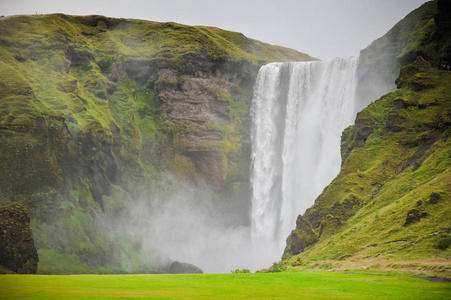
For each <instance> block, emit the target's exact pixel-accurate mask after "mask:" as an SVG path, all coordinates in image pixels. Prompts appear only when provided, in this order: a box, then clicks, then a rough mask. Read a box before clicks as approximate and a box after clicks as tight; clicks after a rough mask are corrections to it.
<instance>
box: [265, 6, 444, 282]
mask: <svg viewBox="0 0 451 300" xmlns="http://www.w3.org/2000/svg"><path fill="white" fill-rule="evenodd" d="M450 16H451V5H450V4H449V1H442V0H439V1H431V2H427V3H425V4H424V5H422V6H421V7H420V8H418V9H416V10H414V11H413V12H412V13H410V14H409V15H407V16H406V17H405V18H404V19H403V20H401V21H400V22H399V23H398V24H396V25H395V26H394V27H393V28H392V29H391V30H390V31H389V32H388V33H387V34H386V35H384V36H383V37H381V38H380V39H378V40H376V41H374V42H373V43H372V44H371V45H370V46H369V47H367V48H366V49H364V50H362V51H361V56H360V64H359V68H358V75H359V87H358V93H357V96H358V97H359V99H360V100H362V103H368V102H370V101H368V99H372V100H374V98H371V97H375V96H376V95H380V94H381V93H382V92H383V91H390V90H393V89H396V87H397V88H398V90H397V91H394V92H390V93H388V94H386V95H384V96H383V97H381V98H380V99H379V100H376V101H375V102H373V103H372V104H370V105H369V106H368V107H367V108H365V109H363V110H362V111H360V112H359V113H358V114H357V118H356V120H355V125H354V126H351V127H349V128H347V129H346V130H345V131H344V132H343V134H342V144H341V151H342V169H341V171H340V173H339V175H338V176H337V177H336V178H335V179H334V180H333V181H332V183H331V184H330V185H329V186H327V187H326V188H325V189H324V191H323V192H322V194H321V195H320V196H319V197H318V198H317V199H316V201H315V204H314V205H313V206H312V207H311V208H310V209H308V210H307V211H306V212H305V214H304V215H300V216H299V217H298V219H297V222H296V229H295V230H293V231H292V233H291V234H290V236H289V237H288V239H287V247H286V249H285V252H284V255H283V258H284V259H285V262H284V263H283V264H285V263H286V264H293V265H304V266H309V267H312V266H319V267H325V268H344V269H345V268H354V267H364V268H368V267H370V266H372V267H374V268H375V269H378V268H385V269H389V268H401V267H403V266H404V267H410V269H412V268H413V269H415V268H419V269H421V270H422V271H425V269H429V270H433V271H434V272H437V273H441V272H443V271H445V272H446V274H447V275H446V276H449V274H450V272H451V269H450V265H451V262H450V259H451V250H450V248H449V245H450V243H451V236H450V229H451V219H450V218H449V214H450V207H451V206H450V204H451V203H450V201H451V193H450V192H451V184H450V183H451V177H450V167H451V156H450V153H451V152H450V149H451V147H450V146H451V144H450V143H451V140H450V133H451V131H450V130H451V128H450V125H451V122H450V121H451V102H450V101H451V97H450V95H451V85H450V82H451V72H449V71H447V70H444V68H443V64H445V65H449V64H450V63H451V57H450V53H451V31H450V30H449V28H450V24H451V23H450V21H449V20H450ZM423 58H424V59H423ZM411 63H413V64H411ZM403 66H404V67H403ZM402 67H403V68H402ZM401 68H402V69H401ZM378 97H379V96H378ZM402 261H407V262H405V263H403V262H402ZM283 264H282V265H283ZM282 265H276V266H274V268H281V267H282Z"/></svg>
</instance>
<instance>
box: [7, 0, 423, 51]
mask: <svg viewBox="0 0 451 300" xmlns="http://www.w3.org/2000/svg"><path fill="white" fill-rule="evenodd" d="M424 2H426V1H425V0H127V1H124V0H98V1H96V0H78V1H77V0H53V1H52V0H0V14H1V15H5V16H7V15H17V14H35V13H38V14H48V13H65V14H72V15H91V14H98V15H104V16H108V17H118V18H134V19H144V20H151V21H160V22H167V21H172V22H177V23H181V24H187V25H207V26H215V27H219V28H222V29H226V30H231V31H238V32H242V33H243V34H244V35H246V36H247V37H250V38H253V39H257V40H260V41H263V42H266V43H270V44H274V45H280V46H284V47H288V48H293V49H296V50H298V51H301V52H304V53H307V54H309V55H311V56H314V57H317V58H320V59H330V58H333V57H336V56H357V55H358V54H359V51H360V50H362V49H363V48H365V47H366V46H368V45H369V44H370V43H371V42H372V41H373V40H375V39H377V38H379V37H381V36H382V35H384V34H385V33H386V32H387V31H388V30H389V29H390V28H392V27H393V26H394V25H395V24H396V23H397V22H398V21H400V20H401V19H402V18H404V17H405V16H406V15H407V14H408V13H409V12H411V11H412V10H414V9H416V8H417V7H419V6H420V5H421V4H423V3H424Z"/></svg>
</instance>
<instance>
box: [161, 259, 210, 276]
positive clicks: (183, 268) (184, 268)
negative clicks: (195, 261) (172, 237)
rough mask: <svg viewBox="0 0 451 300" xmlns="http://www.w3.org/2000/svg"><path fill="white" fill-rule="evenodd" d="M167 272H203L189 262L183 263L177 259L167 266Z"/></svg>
mask: <svg viewBox="0 0 451 300" xmlns="http://www.w3.org/2000/svg"><path fill="white" fill-rule="evenodd" d="M169 273H171V274H187V273H188V274H203V273H204V271H202V270H201V269H200V268H199V267H196V266H195V265H192V264H189V263H183V262H179V261H174V262H173V263H172V264H171V266H170V267H169Z"/></svg>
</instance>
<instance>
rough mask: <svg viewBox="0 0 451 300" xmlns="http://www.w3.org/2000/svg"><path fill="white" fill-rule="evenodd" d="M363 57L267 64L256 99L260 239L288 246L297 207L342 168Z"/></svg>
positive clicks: (255, 228) (255, 197) (255, 211)
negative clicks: (342, 146) (342, 143)
mask: <svg viewBox="0 0 451 300" xmlns="http://www.w3.org/2000/svg"><path fill="white" fill-rule="evenodd" d="M357 65H358V58H335V59H333V60H329V61H318V62H292V63H271V64H268V65H266V66H263V67H262V68H261V69H260V71H259V73H258V77H257V81H256V84H255V87H254V99H253V103H252V107H251V117H252V128H251V139H252V170H251V185H252V189H253V191H252V212H251V220H252V225H251V226H252V237H253V239H254V240H272V241H273V242H276V243H277V245H278V247H279V249H281V251H282V250H283V247H284V246H285V239H286V237H287V236H288V235H289V233H290V231H291V230H292V229H293V228H294V227H295V221H296V217H297V215H298V214H300V213H301V214H302V213H303V212H304V211H305V209H307V208H308V207H310V206H311V205H312V204H313V202H314V200H315V199H316V197H317V196H318V195H319V194H320V193H321V191H322V190H323V188H324V187H326V186H327V184H329V183H330V181H331V180H332V179H333V178H334V177H335V176H336V175H337V174H338V172H339V170H340V164H341V156H340V136H341V133H342V131H343V130H344V129H345V128H346V127H347V126H348V125H350V124H352V123H353V121H354V119H355V114H356V111H355V91H356V69H357ZM280 253H281V252H280ZM280 253H279V254H280Z"/></svg>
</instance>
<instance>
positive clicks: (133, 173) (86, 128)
mask: <svg viewBox="0 0 451 300" xmlns="http://www.w3.org/2000/svg"><path fill="white" fill-rule="evenodd" d="M312 59H313V58H311V57H310V56H308V55H305V54H302V53H299V52H297V51H294V50H291V49H286V48H282V47H278V46H271V45H268V44H265V43H262V42H259V41H256V40H252V39H249V38H247V37H245V36H244V35H242V34H241V33H237V32H229V31H224V30H221V29H218V28H212V27H191V26H184V25H180V24H175V23H157V22H149V21H141V20H127V19H112V18H106V17H103V16H87V17H76V16H68V15H62V14H54V15H36V16H11V17H5V18H1V19H0V74H1V76H0V205H5V204H9V203H12V202H20V203H22V204H23V205H25V206H26V207H27V208H28V211H29V213H30V215H31V226H32V229H33V233H34V236H35V244H36V247H37V248H38V252H39V257H40V264H39V272H59V273H61V272H94V269H96V270H97V271H95V272H103V271H104V272H107V271H108V270H110V271H111V268H115V269H117V270H116V271H118V270H119V271H121V270H122V271H123V270H124V268H125V267H124V266H125V265H126V264H128V265H130V264H131V266H129V267H128V268H127V270H128V271H132V272H136V271H142V272H149V271H158V269H157V267H158V266H155V265H149V263H147V262H145V261H143V260H142V259H141V256H140V249H141V245H140V242H139V240H138V241H137V240H135V239H134V237H133V236H132V235H130V234H121V235H120V236H118V235H117V234H116V233H115V226H116V227H117V226H119V224H121V223H126V221H127V220H129V221H132V220H133V219H134V218H133V213H132V212H131V208H132V207H134V203H136V201H138V200H142V199H146V201H147V202H148V203H152V202H156V201H159V199H162V198H163V199H164V198H165V197H167V196H168V195H170V194H171V193H175V192H176V191H179V192H180V191H182V192H185V191H184V188H185V187H184V186H182V184H188V185H192V186H197V187H202V188H201V189H200V190H204V191H207V192H205V193H204V194H202V195H201V196H199V197H202V198H205V199H204V201H205V202H207V203H208V202H209V201H217V202H219V203H220V205H221V206H223V207H225V210H226V212H225V215H230V216H233V217H234V218H235V219H237V220H238V221H237V222H238V223H240V222H241V223H245V222H247V221H246V220H247V215H246V213H245V210H244V209H240V207H243V206H248V205H249V203H248V201H243V199H246V197H247V196H246V193H248V189H249V188H248V177H249V175H248V173H249V169H250V167H249V164H250V153H249V151H250V150H249V149H250V146H249V142H248V140H249V139H248V135H249V125H248V122H249V113H248V112H249V106H250V101H251V100H252V94H253V90H252V88H253V84H254V81H255V77H256V75H257V72H258V69H259V67H260V66H261V65H262V64H265V63H268V62H273V61H289V60H296V61H297V60H312ZM237 216H238V217H237ZM102 267H108V268H110V269H108V270H105V269H103V271H102V270H100V269H99V268H102ZM99 270H100V271H99Z"/></svg>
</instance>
